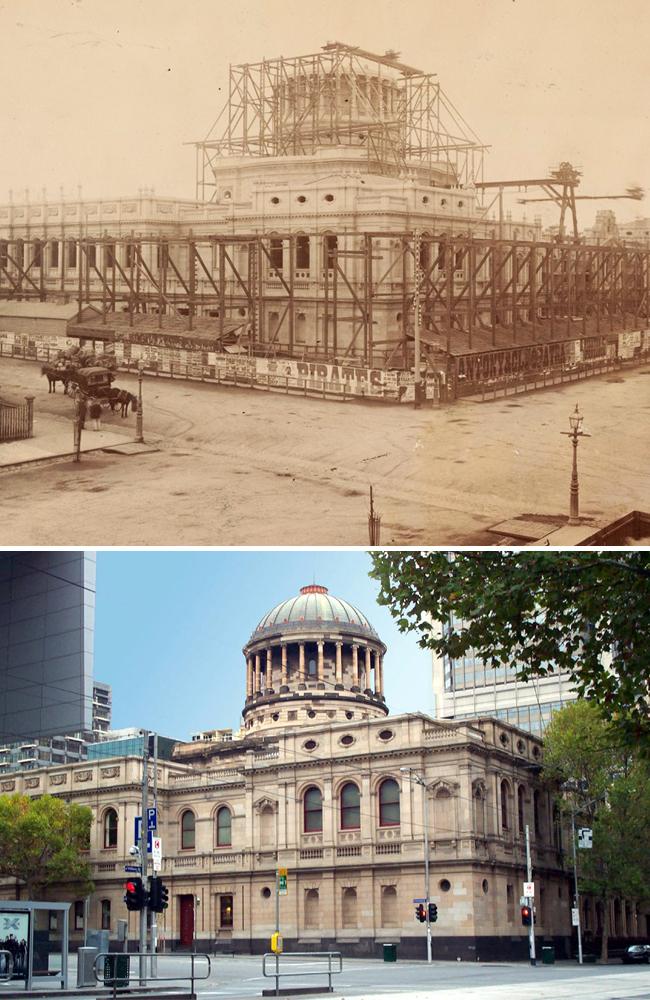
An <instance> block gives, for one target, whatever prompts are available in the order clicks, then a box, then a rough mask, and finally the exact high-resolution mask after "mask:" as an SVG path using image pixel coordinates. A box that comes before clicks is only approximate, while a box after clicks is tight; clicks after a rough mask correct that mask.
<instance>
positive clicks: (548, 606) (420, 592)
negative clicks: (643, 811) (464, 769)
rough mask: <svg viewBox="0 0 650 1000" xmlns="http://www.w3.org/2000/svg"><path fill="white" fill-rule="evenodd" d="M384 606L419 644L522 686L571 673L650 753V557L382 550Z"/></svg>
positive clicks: (626, 735) (375, 572) (376, 572)
mask: <svg viewBox="0 0 650 1000" xmlns="http://www.w3.org/2000/svg"><path fill="white" fill-rule="evenodd" d="M372 560H373V569H372V571H371V574H370V575H371V576H372V577H374V578H375V579H376V580H378V581H379V582H380V584H381V592H380V597H379V601H380V603H381V604H386V605H388V607H389V608H390V610H391V612H392V614H393V616H394V617H395V618H396V619H397V622H398V625H399V627H400V629H401V630H402V631H403V632H405V631H414V632H417V633H419V635H420V645H421V646H423V647H428V648H430V649H433V650H435V651H436V652H437V653H438V654H439V655H444V656H448V657H459V656H462V655H463V654H465V653H467V652H468V651H469V650H474V651H475V655H477V656H479V657H481V658H482V659H483V660H485V662H486V663H488V664H489V665H491V666H493V667H496V666H499V665H502V664H504V663H505V664H508V663H510V664H513V665H516V667H517V676H518V677H519V678H520V679H522V680H529V679H530V678H531V677H543V676H545V675H547V674H550V673H553V672H555V671H558V670H562V671H566V672H567V673H568V674H569V676H570V678H571V680H572V681H573V684H574V685H575V688H576V690H577V692H578V694H579V695H580V696H582V697H587V698H591V699H593V700H594V701H596V702H597V703H598V704H599V705H600V706H601V708H602V711H603V713H604V715H605V717H606V718H607V719H610V720H616V722H617V729H618V732H619V734H620V735H621V737H622V738H623V739H626V740H627V741H628V743H630V744H633V743H641V744H643V745H644V747H645V750H646V752H648V753H650V669H649V664H650V554H649V553H648V552H645V551H642V550H631V551H630V552H593V551H588V552H587V551H585V552H576V551H568V552H499V551H490V552H454V553H445V552H375V553H372Z"/></svg>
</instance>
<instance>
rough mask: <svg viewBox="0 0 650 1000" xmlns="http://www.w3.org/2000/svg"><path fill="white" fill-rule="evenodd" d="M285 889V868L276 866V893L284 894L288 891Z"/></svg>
mask: <svg viewBox="0 0 650 1000" xmlns="http://www.w3.org/2000/svg"><path fill="white" fill-rule="evenodd" d="M288 891H289V890H288V889H287V869H286V868H278V895H279V896H286V895H287V893H288Z"/></svg>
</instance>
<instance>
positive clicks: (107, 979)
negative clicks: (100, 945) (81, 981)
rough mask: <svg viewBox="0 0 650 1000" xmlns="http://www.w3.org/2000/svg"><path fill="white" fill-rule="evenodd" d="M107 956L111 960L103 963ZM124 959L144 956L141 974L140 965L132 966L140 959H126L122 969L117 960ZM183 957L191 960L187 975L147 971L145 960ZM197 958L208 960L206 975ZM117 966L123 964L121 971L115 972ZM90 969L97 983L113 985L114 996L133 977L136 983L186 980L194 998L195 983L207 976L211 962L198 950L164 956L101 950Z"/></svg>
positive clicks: (139, 952)
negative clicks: (197, 965)
mask: <svg viewBox="0 0 650 1000" xmlns="http://www.w3.org/2000/svg"><path fill="white" fill-rule="evenodd" d="M107 958H108V959H110V962H106V959H107ZM125 958H126V959H129V960H130V959H131V958H136V959H144V960H145V962H144V970H145V971H144V974H143V969H142V968H133V967H138V966H140V962H133V963H131V961H127V963H126V969H124V962H123V961H122V962H119V961H117V960H118V959H122V960H124V959H125ZM184 958H189V959H190V974H189V976H178V975H177V976H159V975H157V974H156V975H155V976H154V975H152V974H149V975H147V974H146V961H147V959H156V961H157V962H158V961H161V960H163V961H164V960H169V959H175V960H176V961H178V960H179V959H184ZM197 959H205V961H206V962H207V966H206V968H205V975H201V974H200V973H201V971H202V970H201V969H200V968H199V969H198V970H197V969H196V968H195V962H196V960H197ZM120 966H122V971H118V969H119V967H120ZM132 968H133V975H132V974H131V970H132ZM93 971H94V973H95V979H96V980H97V982H98V983H102V984H103V985H104V986H112V987H113V996H114V997H115V996H116V995H117V991H118V990H128V989H130V984H131V979H132V978H133V979H136V980H137V981H138V983H139V985H141V986H142V985H145V984H146V983H147V982H149V981H150V980H151V981H154V982H156V983H189V984H190V992H189V994H188V996H189V997H195V996H196V993H195V992H194V983H195V982H196V981H197V980H199V981H200V980H203V979H209V978H210V972H211V971H212V962H211V961H210V956H209V955H206V954H205V953H204V952H197V953H194V952H191V953H190V954H189V955H182V954H175V953H173V952H172V953H170V954H167V955H164V954H162V955H161V954H155V955H154V954H152V953H151V952H142V951H130V952H121V951H111V952H108V951H102V952H100V953H99V954H98V955H97V956H96V958H95V961H94V964H93ZM107 973H108V975H107ZM118 984H119V985H118Z"/></svg>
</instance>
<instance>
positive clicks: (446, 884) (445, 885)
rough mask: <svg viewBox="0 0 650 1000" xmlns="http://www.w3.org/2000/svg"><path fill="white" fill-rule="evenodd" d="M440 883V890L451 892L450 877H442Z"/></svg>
mask: <svg viewBox="0 0 650 1000" xmlns="http://www.w3.org/2000/svg"><path fill="white" fill-rule="evenodd" d="M438 885H439V886H440V892H449V890H450V889H451V882H450V881H449V879H448V878H441V879H440V882H439V883H438Z"/></svg>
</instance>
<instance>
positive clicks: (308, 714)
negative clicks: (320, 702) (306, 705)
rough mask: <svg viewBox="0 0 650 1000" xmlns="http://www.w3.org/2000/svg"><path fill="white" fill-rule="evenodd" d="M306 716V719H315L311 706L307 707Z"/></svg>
mask: <svg viewBox="0 0 650 1000" xmlns="http://www.w3.org/2000/svg"><path fill="white" fill-rule="evenodd" d="M307 718H308V719H315V718H316V713H315V712H314V710H313V709H311V708H310V709H309V711H308V712H307Z"/></svg>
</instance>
